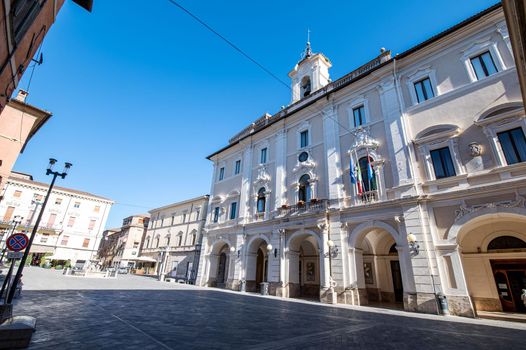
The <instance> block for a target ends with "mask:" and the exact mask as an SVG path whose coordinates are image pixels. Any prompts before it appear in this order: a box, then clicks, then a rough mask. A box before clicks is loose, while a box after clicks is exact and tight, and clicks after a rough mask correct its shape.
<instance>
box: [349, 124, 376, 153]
mask: <svg viewBox="0 0 526 350" xmlns="http://www.w3.org/2000/svg"><path fill="white" fill-rule="evenodd" d="M352 134H353V135H354V144H353V145H352V148H353V149H355V150H359V149H361V148H370V149H376V148H377V147H378V145H379V144H380V142H378V141H377V140H376V139H374V138H372V137H371V133H370V128H369V127H365V128H357V129H355V130H353V131H352Z"/></svg>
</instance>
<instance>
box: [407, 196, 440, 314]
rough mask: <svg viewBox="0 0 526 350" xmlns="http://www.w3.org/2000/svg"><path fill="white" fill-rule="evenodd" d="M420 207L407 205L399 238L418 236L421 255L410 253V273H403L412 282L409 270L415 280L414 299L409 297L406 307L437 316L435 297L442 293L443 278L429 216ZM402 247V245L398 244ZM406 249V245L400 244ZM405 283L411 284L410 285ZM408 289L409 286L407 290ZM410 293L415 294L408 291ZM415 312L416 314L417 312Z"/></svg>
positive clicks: (418, 205) (408, 268) (419, 253)
mask: <svg viewBox="0 0 526 350" xmlns="http://www.w3.org/2000/svg"><path fill="white" fill-rule="evenodd" d="M420 206H421V204H416V205H408V206H404V207H402V209H403V211H404V216H403V223H400V225H399V230H400V236H402V237H407V235H408V234H410V233H412V234H413V235H415V237H416V240H417V244H418V245H419V248H418V252H416V251H410V252H409V254H406V256H407V255H410V257H411V258H410V262H407V265H409V264H410V266H408V267H407V268H406V271H407V272H404V271H403V270H402V275H404V274H407V276H406V278H410V273H409V270H410V269H411V270H412V272H413V279H414V288H415V289H414V293H415V294H414V296H412V295H411V294H408V298H409V300H408V302H407V306H408V308H409V310H414V311H418V312H424V313H431V314H433V313H434V314H436V313H438V306H437V303H436V299H435V296H436V293H438V292H441V291H442V286H441V282H440V278H439V275H438V269H437V263H436V256H435V249H434V243H433V240H432V237H431V234H430V233H429V232H428V230H429V217H428V216H427V213H426V212H425V211H424V210H423V208H421V207H420ZM397 243H400V242H397ZM401 246H404V244H401ZM402 266H403V265H402V256H400V268H401V269H402ZM406 282H410V281H407V280H406ZM404 288H406V286H404ZM408 292H409V293H411V292H412V291H411V290H409V291H408ZM415 308H416V310H415Z"/></svg>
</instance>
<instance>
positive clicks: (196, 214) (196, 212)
mask: <svg viewBox="0 0 526 350" xmlns="http://www.w3.org/2000/svg"><path fill="white" fill-rule="evenodd" d="M197 220H199V209H197V210H196V211H195V221H197Z"/></svg>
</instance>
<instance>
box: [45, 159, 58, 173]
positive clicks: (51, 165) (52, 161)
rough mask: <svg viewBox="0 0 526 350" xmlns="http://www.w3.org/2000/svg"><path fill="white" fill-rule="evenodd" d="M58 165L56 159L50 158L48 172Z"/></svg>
mask: <svg viewBox="0 0 526 350" xmlns="http://www.w3.org/2000/svg"><path fill="white" fill-rule="evenodd" d="M56 163H57V160H56V159H55V158H49V165H48V166H47V170H53V167H54V166H55V164H56Z"/></svg>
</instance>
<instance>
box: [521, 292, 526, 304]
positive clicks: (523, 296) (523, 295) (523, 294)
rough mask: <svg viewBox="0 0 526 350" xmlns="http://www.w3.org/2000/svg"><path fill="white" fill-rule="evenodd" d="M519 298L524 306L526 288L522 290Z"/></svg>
mask: <svg viewBox="0 0 526 350" xmlns="http://www.w3.org/2000/svg"><path fill="white" fill-rule="evenodd" d="M521 299H522V303H523V304H524V306H526V289H523V290H522V294H521Z"/></svg>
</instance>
